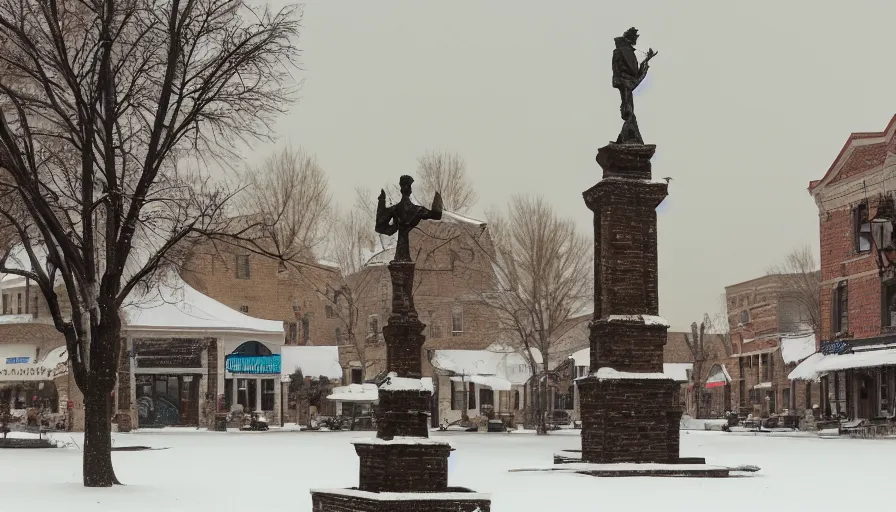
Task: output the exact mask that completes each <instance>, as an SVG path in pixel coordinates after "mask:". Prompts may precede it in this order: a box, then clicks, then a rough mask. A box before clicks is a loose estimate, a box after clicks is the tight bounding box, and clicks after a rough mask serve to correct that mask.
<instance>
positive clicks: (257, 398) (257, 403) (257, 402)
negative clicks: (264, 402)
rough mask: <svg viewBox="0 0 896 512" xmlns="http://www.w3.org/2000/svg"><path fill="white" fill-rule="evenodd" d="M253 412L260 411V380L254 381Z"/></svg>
mask: <svg viewBox="0 0 896 512" xmlns="http://www.w3.org/2000/svg"><path fill="white" fill-rule="evenodd" d="M255 410H256V411H261V379H255Z"/></svg>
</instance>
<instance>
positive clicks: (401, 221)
mask: <svg viewBox="0 0 896 512" xmlns="http://www.w3.org/2000/svg"><path fill="white" fill-rule="evenodd" d="M412 183H414V178H411V177H410V176H402V177H401V178H400V179H399V180H398V184H399V187H400V188H401V200H400V201H399V202H397V203H396V204H394V205H392V206H389V207H387V206H386V192H385V191H383V190H380V197H379V198H378V200H377V205H376V232H377V233H381V234H383V235H387V236H391V235H393V234H395V232H396V231H397V232H398V244H397V245H396V247H395V258H394V259H393V260H392V262H391V263H389V273H390V275H391V276H392V314H391V315H389V318H390V320H389V322H390V323H393V319H394V321H395V322H400V321H402V320H399V319H405V320H416V319H417V311H416V309H414V295H413V287H414V262H413V261H411V249H410V243H409V241H408V235H409V234H410V232H411V230H412V229H414V228H415V227H417V224H419V223H420V221H421V220H439V219H441V218H442V196H441V195H440V194H439V193H438V192H436V196H435V198H433V200H432V210H428V209H426V208H425V207H423V206H420V205H418V204H414V203H412V202H411V184H412ZM421 329H422V328H421Z"/></svg>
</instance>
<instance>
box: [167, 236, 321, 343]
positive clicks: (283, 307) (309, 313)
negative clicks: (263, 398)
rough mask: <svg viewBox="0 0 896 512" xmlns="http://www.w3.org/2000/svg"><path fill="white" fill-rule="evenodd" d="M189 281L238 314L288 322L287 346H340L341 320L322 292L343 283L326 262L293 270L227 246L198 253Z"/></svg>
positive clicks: (189, 264)
mask: <svg viewBox="0 0 896 512" xmlns="http://www.w3.org/2000/svg"><path fill="white" fill-rule="evenodd" d="M181 276H182V277H183V279H184V281H186V282H187V284H189V285H190V286H192V287H193V288H195V289H196V290H198V291H199V292H201V293H203V294H204V295H207V296H209V297H211V298H213V299H215V300H217V301H219V302H221V303H223V304H226V305H228V306H230V307H231V308H233V309H234V310H236V311H239V312H241V313H243V314H246V315H250V316H252V317H255V318H263V319H265V320H277V321H281V322H283V331H284V333H285V340H284V342H285V344H286V345H337V344H338V339H337V328H338V327H339V322H338V321H337V319H336V317H335V314H334V311H333V308H332V306H331V303H330V301H328V300H327V299H326V298H325V297H322V295H321V294H322V293H326V292H327V290H332V289H333V287H334V286H333V284H332V283H337V282H338V281H339V269H338V268H337V267H335V266H333V265H330V264H325V263H314V264H308V265H304V266H302V267H301V269H295V268H287V267H286V266H284V265H281V264H280V262H278V261H276V260H274V259H271V258H266V257H264V256H261V255H258V254H252V253H250V252H249V251H246V250H244V249H240V248H237V247H233V246H230V245H223V244H211V243H210V244H206V245H204V246H202V247H200V248H198V249H196V250H195V251H194V252H193V253H192V254H191V256H190V257H189V258H188V260H187V261H186V262H185V263H184V265H183V268H182V269H181Z"/></svg>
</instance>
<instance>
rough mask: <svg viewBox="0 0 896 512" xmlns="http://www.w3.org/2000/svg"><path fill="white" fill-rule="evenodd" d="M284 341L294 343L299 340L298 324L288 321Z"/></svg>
mask: <svg viewBox="0 0 896 512" xmlns="http://www.w3.org/2000/svg"><path fill="white" fill-rule="evenodd" d="M288 329H289V330H288V331H287V334H286V342H287V343H289V344H292V345H295V344H296V343H298V341H299V325H298V324H297V323H296V322H288Z"/></svg>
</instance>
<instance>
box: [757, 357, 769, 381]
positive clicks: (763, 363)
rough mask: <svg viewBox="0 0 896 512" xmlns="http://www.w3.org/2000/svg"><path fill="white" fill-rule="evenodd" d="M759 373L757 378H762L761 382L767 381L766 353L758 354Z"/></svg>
mask: <svg viewBox="0 0 896 512" xmlns="http://www.w3.org/2000/svg"><path fill="white" fill-rule="evenodd" d="M759 373H760V376H759V378H760V379H761V380H762V382H768V378H769V371H768V354H759Z"/></svg>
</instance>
